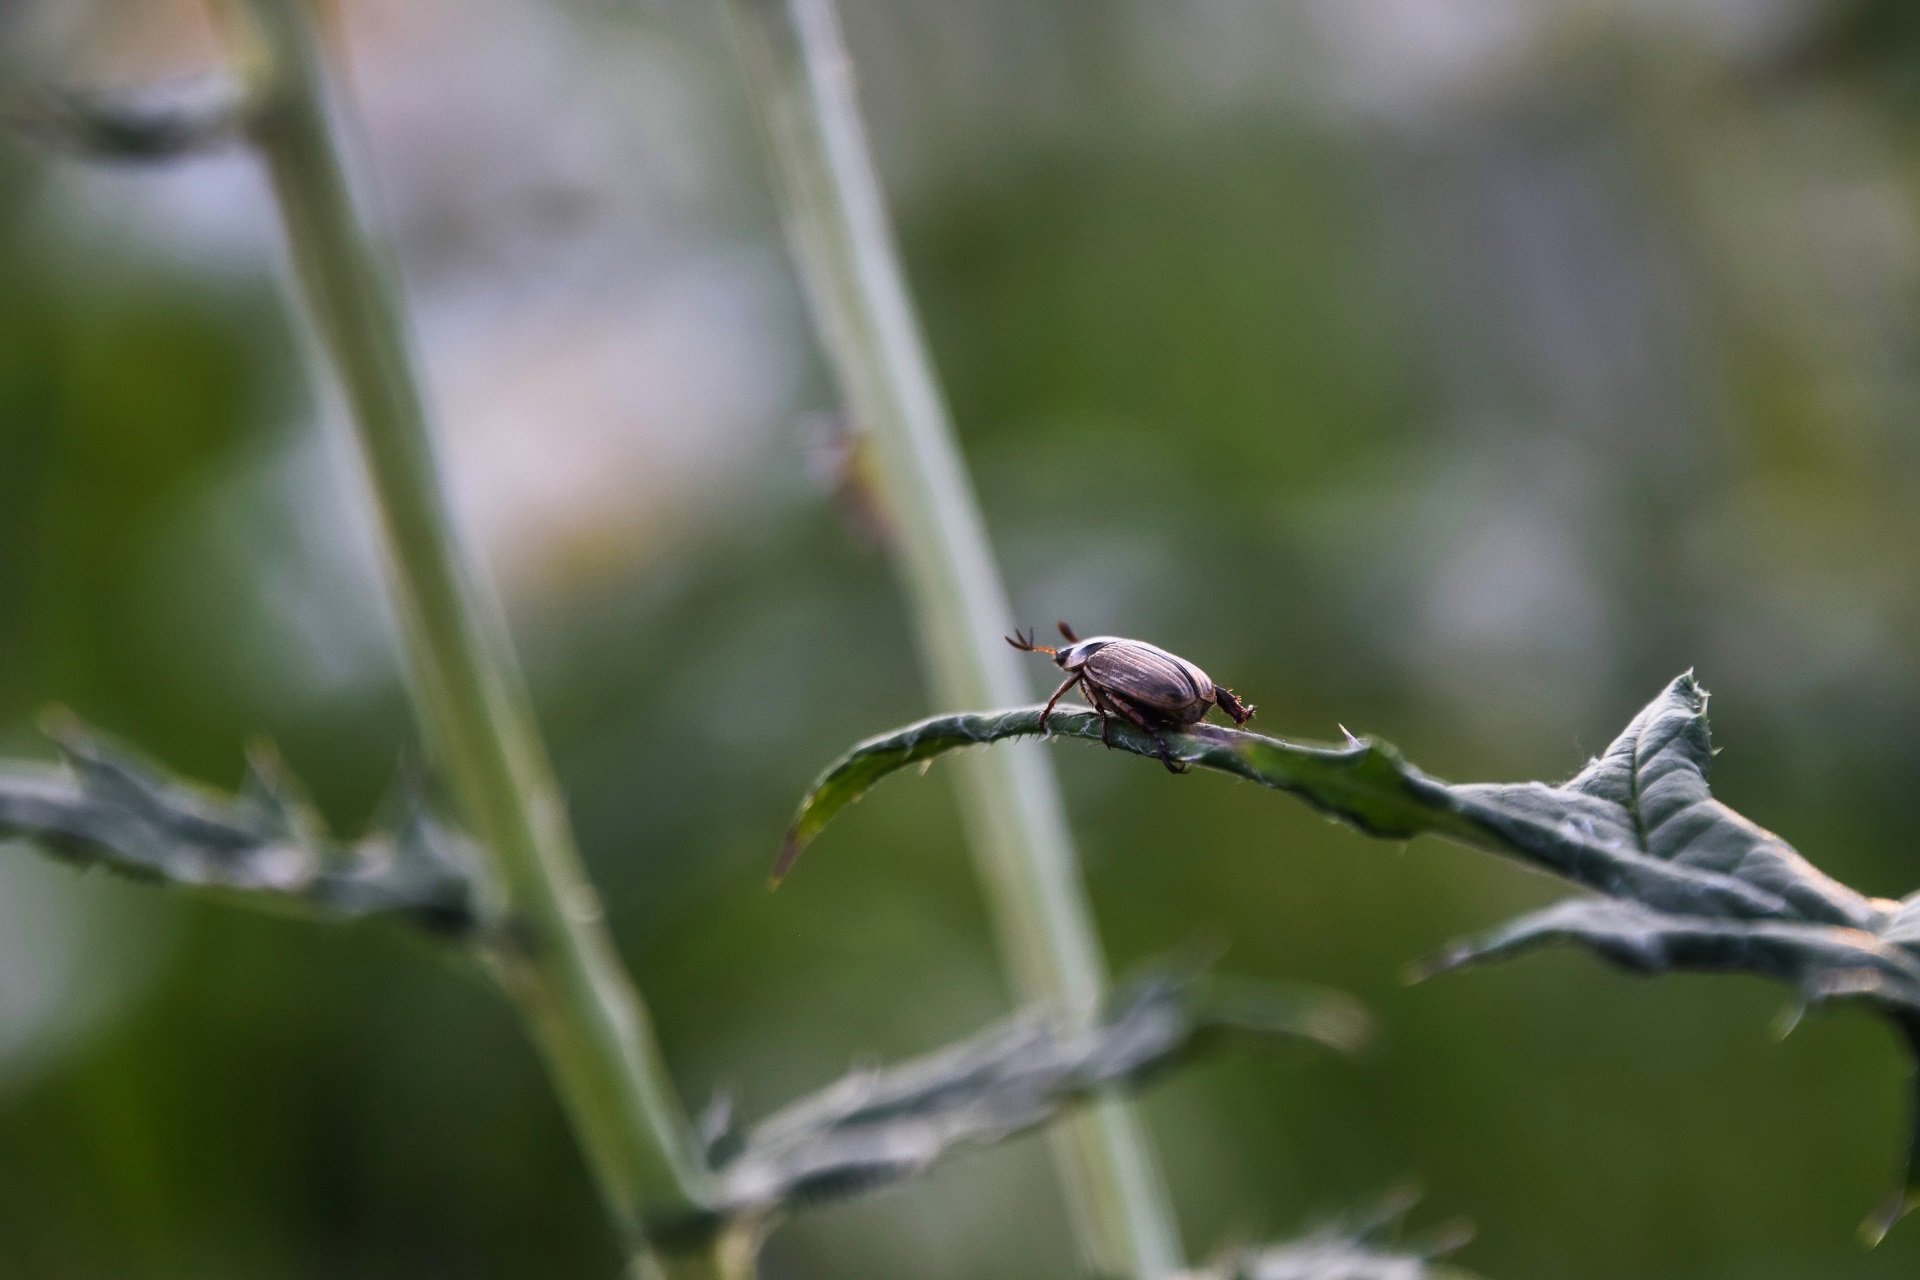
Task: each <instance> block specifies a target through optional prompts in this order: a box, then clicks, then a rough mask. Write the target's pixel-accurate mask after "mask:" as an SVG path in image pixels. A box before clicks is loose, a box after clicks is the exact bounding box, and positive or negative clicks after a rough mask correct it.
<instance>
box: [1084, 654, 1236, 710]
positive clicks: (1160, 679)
mask: <svg viewBox="0 0 1920 1280" xmlns="http://www.w3.org/2000/svg"><path fill="white" fill-rule="evenodd" d="M1085 669H1086V673H1087V679H1088V680H1090V681H1092V682H1093V683H1094V684H1096V685H1098V686H1099V687H1100V689H1101V691H1102V692H1104V693H1107V694H1109V695H1111V696H1113V697H1117V698H1124V699H1125V700H1126V701H1127V703H1128V705H1130V706H1131V707H1133V708H1134V709H1135V710H1137V711H1138V712H1140V714H1141V715H1143V716H1145V717H1147V718H1148V719H1150V720H1159V721H1164V722H1166V723H1168V724H1192V723H1194V722H1195V721H1196V720H1198V719H1200V718H1201V717H1202V716H1204V715H1206V713H1207V708H1208V706H1210V705H1211V704H1212V702H1213V681H1211V680H1209V679H1208V678H1207V673H1206V672H1204V671H1202V670H1201V669H1200V668H1198V667H1196V666H1194V665H1193V664H1192V663H1191V662H1188V661H1187V660H1186V659H1185V658H1180V657H1176V656H1175V655H1173V654H1171V653H1168V652H1167V651H1166V650H1165V649H1161V648H1158V647H1157V646H1155V645H1150V644H1144V643H1142V642H1140V641H1137V640H1119V641H1115V642H1113V643H1111V644H1105V645H1102V646H1101V647H1100V648H1099V649H1098V650H1097V651H1096V652H1094V653H1093V654H1091V655H1089V656H1088V658H1087V661H1086V668H1085Z"/></svg>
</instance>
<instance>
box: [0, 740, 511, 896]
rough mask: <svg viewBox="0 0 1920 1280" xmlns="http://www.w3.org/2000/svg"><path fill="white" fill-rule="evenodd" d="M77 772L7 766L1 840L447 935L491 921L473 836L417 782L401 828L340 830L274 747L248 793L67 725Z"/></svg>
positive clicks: (261, 757) (254, 760)
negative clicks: (212, 785)
mask: <svg viewBox="0 0 1920 1280" xmlns="http://www.w3.org/2000/svg"><path fill="white" fill-rule="evenodd" d="M53 732H54V735H55V737H56V738H57V739H58V741H59V744H60V748H61V751H62V752H63V753H64V755H65V756H66V768H65V769H64V770H54V769H45V768H40V767H37V766H33V765H26V764H13V765H0V838H10V839H18V840H26V841H29V842H31V843H33V844H35V845H37V846H39V847H40V848H41V849H43V850H45V851H46V852H48V853H51V854H54V855H56V856H59V857H62V858H66V859H68V860H71V861H73V862H77V863H80V864H82V865H90V866H104V867H107V868H110V869H111V870H114V871H118V872H122V873H125V874H128V875H132V876H136V877H139V878H142V879H148V880H159V881H166V882H169V883H172V884H180V885H189V886H193V887H196V888H202V889H213V890H221V891H229V892H235V893H241V894H245V895H248V896H250V897H253V898H256V899H258V900H262V901H267V902H274V903H285V904H288V905H292V906H296V907H304V908H309V909H312V910H314V911H317V912H320V913H322V914H325V915H330V916H336V917H357V916H403V917H407V918H409V919H411V920H413V921H414V922H416V923H418V924H421V925H424V926H426V927H429V928H432V929H434V930H438V931H443V932H458V931H462V930H465V929H467V928H470V927H472V926H473V925H474V924H475V923H476V920H477V914H478V896H479V895H478V893H477V887H476V884H475V881H474V880H473V877H472V871H471V869H472V867H473V866H474V865H475V863H474V861H473V859H472V858H471V857H470V856H469V854H468V851H467V850H466V848H465V846H464V842H463V840H462V839H461V838H460V837H459V836H458V835H457V834H456V833H454V832H452V831H451V830H449V829H448V828H446V827H444V826H443V825H441V824H440V823H439V822H438V821H437V820H435V819H434V818H433V816H432V815H431V814H430V813H428V812H427V810H426V808H425V806H424V805H423V804H422V803H421V802H420V799H419V796H418V794H417V790H416V789H414V788H407V789H405V790H404V792H403V796H402V799H401V801H400V803H399V804H398V805H397V806H396V809H397V811H398V813H397V819H396V821H395V822H394V823H392V824H391V827H392V829H391V831H377V832H375V833H373V834H371V835H368V836H366V837H365V838H363V839H361V840H359V841H356V842H354V843H351V844H347V843H342V842H336V841H333V840H330V839H328V838H327V837H326V834H325V831H324V829H323V827H322V825H321V823H320V820H319V818H318V815H316V814H315V813H314V812H313V810H312V808H311V806H309V805H308V804H307V802H306V799H305V797H304V796H303V795H302V794H301V792H300V790H299V788H298V786H297V785H296V784H295V783H294V781H293V780H292V779H291V778H290V777H289V776H288V775H287V774H286V772H285V771H284V769H282V768H281V766H280V763H279V759H278V757H277V756H276V755H274V754H273V753H272V752H271V751H269V750H265V749H261V750H256V751H254V752H252V753H251V755H250V757H249V760H248V769H247V780H246V783H245V785H244V786H243V787H242V789H241V792H240V794H239V795H238V796H236V797H234V798H232V799H226V798H223V797H217V796H215V795H213V794H212V793H210V792H207V791H204V790H202V789H201V788H199V787H196V786H193V785H191V784H189V783H184V782H180V781H177V780H175V779H172V778H169V777H167V776H165V775H164V774H162V773H161V772H160V771H159V770H157V769H156V768H154V767H153V766H152V765H150V764H148V763H147V762H146V761H145V760H142V759H141V758H140V757H138V756H136V755H134V754H133V753H132V752H130V751H127V750H125V749H124V748H120V747H117V746H113V745H110V744H108V743H106V742H104V741H102V740H101V739H100V738H98V737H96V736H94V735H92V734H90V733H88V732H87V731H85V730H84V729H83V728H81V727H80V726H78V725H77V724H71V723H68V724H61V725H57V726H55V727H54V729H53Z"/></svg>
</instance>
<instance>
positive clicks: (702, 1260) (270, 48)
mask: <svg viewBox="0 0 1920 1280" xmlns="http://www.w3.org/2000/svg"><path fill="white" fill-rule="evenodd" d="M232 3H233V6H234V8H235V9H236V10H237V13H236V16H237V17H238V18H239V19H240V21H239V22H238V23H237V24H236V25H237V29H238V31H239V32H240V34H241V37H242V41H243V49H244V52H245V55H246V59H247V62H248V63H249V66H248V72H249V74H250V75H251V76H252V77H253V78H254V82H255V88H256V93H257V95H258V101H259V104H260V115H259V117H258V123H257V125H256V127H255V131H254V133H255V142H256V144H257V145H258V147H259V150H260V152H261V154H262V155H263V156H264V158H265V160H266V165H267V169H268V172H269V174H270V176H271V179H272V185H273V190H274V194H275V196H276V197H277V199H278V203H279V208H280V213H281V217H282V219H283V220H284V222H285V226H286V234H287V239H288V243H289V245H290V247H291V250H292V257H293V265H294V268H295V271H296V273H297V275H298V278H299V282H300V284H301V286H302V290H303V293H304V296H305V301H306V304H307V309H308V311H309V313H310V315H311V318H312V322H313V326H314V328H315V329H316V331H317V332H318V335H319V337H320V339H321V341H322V342H323V343H324V345H325V347H326V349H327V350H328V352H329V353H330V354H331V356H332V359H333V364H334V366H335V370H336V372H337V374H338V376H339V379H340V384H341V389H342V391H343V393H344V397H345V400H346V407H347V410H348V413H347V415H346V416H347V418H348V420H349V421H350V422H351V424H352V429H353V441H354V444H355V446H356V452H357V455H358V458H359V461H360V463H361V475H362V478H363V479H364V481H365V483H366V490H367V493H368V496H369V498H370V500H371V505H372V508H373V511H374V512H375V515H376V518H377V522H378V525H379V532H380V537H381V542H382V545H383V548H384V551H385V556H384V559H385V564H386V570H387V585H388V589H389V595H390V597H391V600H392V603H393V608H394V611H395V613H396V614H397V615H398V617H399V620H400V629H401V632H402V639H403V642H404V648H405V653H406V658H407V673H408V677H409V681H408V683H409V687H410V689H411V691H412V694H413V697H414V701H415V705H416V710H417V712H418V715H419V720H420V724H421V728H422V731H423V733H424V735H425V737H426V739H427V742H428V745H429V747H430V749H431V751H432V752H433V755H434V758H435V761H436V763H437V765H438V766H439V768H440V769H441V770H442V772H443V773H444V776H445V778H446V780H447V782H448V784H449V787H450V789H451V791H452V793H453V798H454V800H455V802H456V804H457V805H458V808H459V812H460V814H461V816H462V818H463V819H464V821H465V823H466V824H467V826H468V828H469V830H470V831H471V833H472V834H473V836H474V837H475V838H476V840H477V841H478V843H479V845H480V846H481V847H482V849H483V850H484V851H485V855H486V859H487V863H488V868H487V869H488V870H489V872H490V873H491V877H490V879H491V881H492V885H493V888H494V890H495V891H496V893H497V895H498V897H499V899H500V901H498V902H497V903H495V904H494V907H495V908H496V910H497V911H498V913H499V914H498V920H499V923H498V925H497V926H496V927H495V928H494V929H493V930H492V938H493V941H492V943H491V944H490V945H488V946H487V947H486V948H485V950H486V953H487V957H488V960H489V963H490V967H491V968H492V969H493V971H494V972H495V973H496V974H497V976H498V978H499V980H500V982H501V983H502V985H503V986H504V988H505V989H506V990H507V992H508V993H509V994H510V995H511V996H512V998H513V999H514V1001H515V1003H516V1004H517V1005H518V1006H519V1008H520V1011H521V1013H522V1014H523V1015H524V1017H525V1019H526V1021H527V1023H528V1025H529V1026H530V1028H531V1030H532V1033H533V1037H534V1039H535V1041H536V1042H537V1043H538V1045H539V1048H540V1050H541V1052H542V1054H543V1055H544V1057H545V1059H546V1062H547V1065H548V1067H549V1069H550V1070H551V1071H552V1073H553V1076H554V1078H555V1082H556V1086H557V1088H558V1089H559V1092H560V1094H561V1096H562V1098H563V1099H564V1101H565V1104H566V1107H567V1110H568V1111H569V1113H570V1114H571V1117H572V1120H573V1124H574V1127H575V1129H576V1130H577V1131H578V1133H579V1136H580V1140H581V1143H582V1144H583V1146H584V1147H585V1149H586V1152H587V1156H588V1161H589V1163H590V1165H591V1167H592V1170H593V1173H594V1176H595V1179H596V1181H597V1183H598V1185H599V1188H600V1191H601V1194H602V1195H603V1197H604V1199H605V1201H606V1203H607V1206H608V1209H609V1211H610V1212H611V1214H612V1215H613V1217H614V1219H615V1221H616V1223H617V1224H618V1225H619V1226H620V1227H621V1229H622V1230H623V1233H624V1235H625V1238H626V1239H627V1241H628V1242H629V1244H630V1245H631V1247H632V1248H633V1250H634V1253H635V1274H637V1275H660V1274H670V1275H673V1276H675V1277H680V1276H686V1277H689V1278H691V1277H697V1276H720V1275H746V1274H750V1273H751V1263H750V1261H749V1262H747V1263H746V1269H745V1270H742V1269H741V1267H740V1266H739V1265H737V1264H736V1263H732V1262H728V1261H725V1260H724V1259H723V1256H722V1255H723V1254H724V1253H725V1250H724V1248H720V1249H716V1250H715V1251H714V1252H713V1256H711V1257H709V1256H704V1255H702V1256H699V1257H678V1256H676V1257H667V1258H664V1259H657V1258H654V1257H653V1256H652V1255H651V1252H650V1250H649V1249H648V1246H647V1245H646V1243H645V1238H644V1234H643V1232H644V1227H645V1225H646V1224H647V1223H648V1222H650V1221H656V1220H662V1219H667V1218H672V1217H676V1216H678V1215H681V1214H683V1213H685V1212H687V1211H689V1210H692V1209H694V1208H695V1207H696V1206H697V1205H698V1204H699V1203H700V1201H701V1199H702V1196H703V1192H704V1186H705V1182H706V1178H707V1170H706V1167H705V1163H704V1161H703V1159H702V1158H701V1156H700V1155H699V1153H698V1146H697V1143H696V1142H695V1140H694V1137H693V1133H692V1130H691V1126H690V1125H689V1123H688V1121H687V1119H686V1114H685V1112H684V1110H683V1109H682V1107H681V1105H680V1103H679V1101H678V1100H677V1098H676V1097H675V1094H674V1091H673V1087H672V1083H671V1081H670V1080H669V1078H668V1075H667V1072H666V1070H665V1067H664V1065H663V1063H662V1061H661V1057H660V1053H659V1050H658V1048H657V1046H656V1044H655V1041H654V1036H653V1032H652V1028H651V1026H650V1023H649V1019H648V1015H647V1011H646V1007H645V1005H644V1004H643V1003H642V1001H641V999H640V996H639V993H638V992H637V991H636V990H635V989H634V986H633V984H632V982H631V981H630V979H629V978H628V976H627V974H626V971H625V969H624V968H623V967H622V966H621V963H620V961H619V958H618V956H617V955H616V954H615V950H614V947H613V944H612V940H611V938H610V937H609V936H608V934H607V931H606V929H605V926H604V924H603V922H602V918H601V910H600V905H599V901H598V898H597V897H596V895H595V893H594V891H593V887H592V885H591V884H590V883H589V882H588V880H587V878H586V876H585V874H584V872H583V870H582V867H581V865H580V860H579V855H578V853H577V852H576V850H575V848H574V842H573V837H572V834H571V832H570V830H569V825H568V821H567V816H566V811H565V806H564V804H563V802H562V800H561V797H560V794H559V790H558V788H557V787H556V785H555V782H554V779H553V775H552V770H551V767H550V765H549V763H548V761H547V758H546V754H545V750H544V748H543V747H542V745H541V742H540V737H539V733H538V730H537V728H536V726H535V724H534V721H533V717H532V715H531V712H530V710H529V707H528V704H527V701H526V698H525V695H524V693H523V691H522V689H521V686H520V680H519V676H518V673H517V671H516V669H515V665H514V661H513V657H512V653H511V650H510V647H509V645H508V643H507V640H506V637H505V628H504V626H503V624H502V621H501V618H500V614H499V610H498V607H497V605H496V603H495V601H494V600H493V599H492V597H491V594H490V592H489V590H488V588H487V587H486V586H485V585H484V579H483V577H482V575H481V574H480V572H479V571H478V570H477V569H476V568H475V567H474V566H473V564H472V563H471V561H470V560H469V559H468V558H467V557H466V556H465V555H464V554H463V551H462V548H461V546H460V544H459V540H458V538H457V536H456V534H455V531H454V522H453V519H452V517H451V513H450V511H449V509H448V503H447V498H446V495H445V492H444V490H443V487H442V484H441V480H440V475H439V471H438V468H437V466H436V463H435V458H434V449H433V441H432V433H431V431H430V429H429V423H428V417H427V410H426V406H425V402H424V398H423V396H422V392H421V387H420V380H419V375H418V373H417V371H416V365H415V362H414V359H413V357H412V354H411V352H410V350H409V344H408V337H407V334H406V332H405V324H404V321H403V318H402V312H401V308H400V305H399V302H398V299H397V295H396V292H395V289H394V286H393V285H392V283H391V278H390V275H389V272H388V269H387V263H386V262H385V260H384V254H383V252H382V250H381V247H380V246H379V245H378V244H377V243H376V240H375V238H374V236H373V235H372V233H371V232H370V231H369V229H368V226H367V224H366V222H365V220H364V219H363V218H362V216H361V213H360V211H359V209H358V208H357V207H356V204H355V201H354V198H353V193H352V190H351V188H350V186H349V183H348V180H347V176H346V172H345V168H344V164H343V161H342V157H341V153H340V148H339V146H338V143H337V141H336V125H337V121H335V120H330V117H329V110H328V107H329V103H328V95H327V91H326V85H325V82H324V79H323V73H322V70H321V67H320V62H319V58H318V56H317V53H316V50H315V48H314V41H313V37H312V33H311V30H310V28H309V26H308V20H307V18H306V17H305V15H304V13H303V11H302V9H301V7H300V6H299V5H298V4H297V3H295V0H232ZM335 110H336V111H337V110H339V107H338V105H337V104H336V105H335ZM530 429H531V428H530ZM656 1268H657V1269H656Z"/></svg>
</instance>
